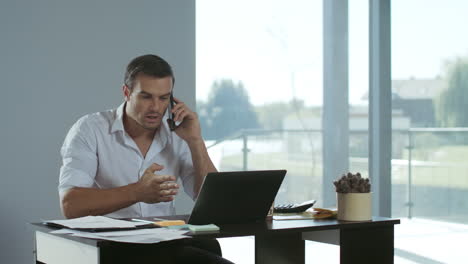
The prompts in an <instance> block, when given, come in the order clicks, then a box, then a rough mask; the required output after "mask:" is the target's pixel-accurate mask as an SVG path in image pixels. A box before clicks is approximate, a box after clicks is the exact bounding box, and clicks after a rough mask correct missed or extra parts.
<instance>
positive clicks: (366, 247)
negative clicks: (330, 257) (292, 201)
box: [32, 216, 400, 264]
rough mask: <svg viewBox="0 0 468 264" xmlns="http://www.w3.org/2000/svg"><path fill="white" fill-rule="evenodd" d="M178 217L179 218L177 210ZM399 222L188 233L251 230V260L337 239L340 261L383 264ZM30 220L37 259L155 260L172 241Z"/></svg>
mask: <svg viewBox="0 0 468 264" xmlns="http://www.w3.org/2000/svg"><path fill="white" fill-rule="evenodd" d="M176 218H179V219H181V218H180V216H179V217H176ZM399 223H400V220H398V219H390V218H382V217H374V218H373V220H372V221H367V222H343V221H337V220H335V219H322V220H284V221H265V222H262V223H255V224H235V225H220V228H221V231H220V232H218V233H208V234H190V235H191V236H193V237H211V238H223V237H239V236H255V263H268V264H275V263H281V264H283V263H305V242H304V239H305V240H314V241H319V242H325V243H332V244H336V245H339V246H340V263H342V264H355V263H380V264H386V263H393V250H394V225H395V224H399ZM32 226H33V228H34V231H35V234H36V237H35V242H36V263H48V264H54V263H100V264H103V263H126V262H125V261H124V260H123V258H122V256H124V255H127V256H140V255H145V256H144V259H141V260H138V263H152V264H154V262H155V260H156V259H158V257H160V256H150V255H149V253H151V248H152V247H156V246H158V245H161V244H165V243H171V241H169V242H163V243H158V244H152V245H140V244H126V243H117V242H112V241H105V240H94V239H87V238H80V237H72V236H68V235H56V234H49V233H48V232H49V231H51V230H52V228H49V227H47V226H44V225H41V224H33V225H32ZM145 261H148V262H145ZM135 263H136V262H135ZM317 263H320V260H317Z"/></svg>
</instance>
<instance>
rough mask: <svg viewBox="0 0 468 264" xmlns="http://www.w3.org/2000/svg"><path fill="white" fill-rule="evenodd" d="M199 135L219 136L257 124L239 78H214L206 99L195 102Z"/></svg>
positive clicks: (231, 133) (216, 138) (210, 138)
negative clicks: (199, 121) (200, 130)
mask: <svg viewBox="0 0 468 264" xmlns="http://www.w3.org/2000/svg"><path fill="white" fill-rule="evenodd" d="M198 112H199V116H200V120H201V126H202V129H203V130H202V131H203V136H204V138H205V139H208V140H219V139H222V138H224V137H227V136H230V135H233V134H234V133H236V132H237V131H239V130H241V129H249V128H258V121H257V115H256V113H255V111H254V109H253V106H252V104H251V103H250V100H249V96H248V94H247V90H246V89H245V88H244V85H243V84H242V83H241V82H238V83H235V82H233V81H232V80H227V79H222V80H218V81H215V82H214V83H213V85H212V87H211V92H210V95H209V97H208V101H207V102H206V103H203V102H199V103H198Z"/></svg>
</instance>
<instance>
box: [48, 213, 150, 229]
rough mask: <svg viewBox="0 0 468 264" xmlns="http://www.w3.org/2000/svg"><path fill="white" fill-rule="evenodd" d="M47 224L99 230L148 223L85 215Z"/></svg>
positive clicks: (127, 227)
mask: <svg viewBox="0 0 468 264" xmlns="http://www.w3.org/2000/svg"><path fill="white" fill-rule="evenodd" d="M45 224H47V225H52V226H54V225H55V226H57V227H66V228H71V229H89V230H90V231H91V230H94V231H98V230H99V229H101V228H102V229H109V228H115V229H119V228H123V229H129V228H136V227H138V226H143V225H147V223H142V222H130V221H124V220H118V219H113V218H109V217H105V216H85V217H79V218H74V219H67V220H51V221H45Z"/></svg>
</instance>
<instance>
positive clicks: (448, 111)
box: [435, 58, 468, 127]
mask: <svg viewBox="0 0 468 264" xmlns="http://www.w3.org/2000/svg"><path fill="white" fill-rule="evenodd" d="M447 84H448V87H447V89H446V90H444V91H443V92H442V93H441V94H440V95H439V97H438V98H437V99H436V100H435V106H436V118H437V122H438V124H439V125H440V126H443V127H467V126H468V115H467V114H466V110H467V106H468V58H458V59H456V60H455V61H453V62H451V63H449V64H448V70H447Z"/></svg>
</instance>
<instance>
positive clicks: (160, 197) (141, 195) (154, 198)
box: [136, 163, 179, 203]
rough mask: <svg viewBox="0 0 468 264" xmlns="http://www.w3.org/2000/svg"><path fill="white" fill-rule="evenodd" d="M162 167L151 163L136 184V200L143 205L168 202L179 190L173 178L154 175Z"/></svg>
mask: <svg viewBox="0 0 468 264" xmlns="http://www.w3.org/2000/svg"><path fill="white" fill-rule="evenodd" d="M163 168H164V167H163V166H161V165H159V164H156V163H153V164H152V165H151V166H149V167H148V168H147V169H146V170H145V173H144V174H143V176H142V177H141V179H140V180H139V181H138V182H137V191H136V195H137V200H138V202H145V203H159V202H170V201H172V200H174V196H175V195H176V194H177V192H178V190H179V185H178V184H177V183H176V178H175V176H170V175H156V174H155V172H156V171H160V170H162V169H163Z"/></svg>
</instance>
